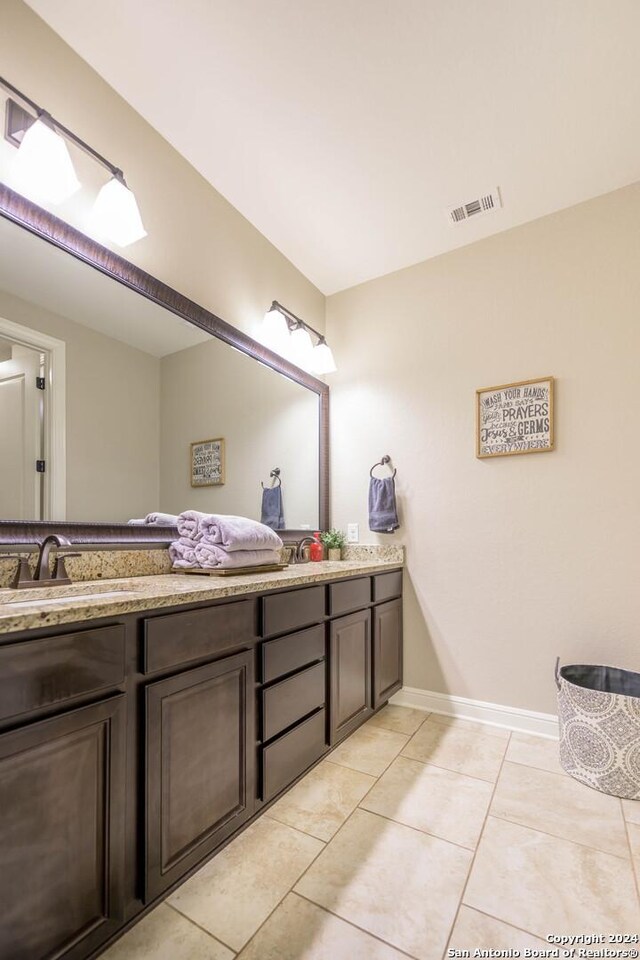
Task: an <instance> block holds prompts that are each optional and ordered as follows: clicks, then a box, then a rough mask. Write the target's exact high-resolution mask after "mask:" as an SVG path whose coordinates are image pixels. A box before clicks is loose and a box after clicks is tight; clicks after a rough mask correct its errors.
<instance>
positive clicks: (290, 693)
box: [262, 661, 326, 740]
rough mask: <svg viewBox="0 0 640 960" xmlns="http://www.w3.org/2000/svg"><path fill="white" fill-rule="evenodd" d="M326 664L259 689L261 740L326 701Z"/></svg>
mask: <svg viewBox="0 0 640 960" xmlns="http://www.w3.org/2000/svg"><path fill="white" fill-rule="evenodd" d="M325 690H326V679H325V663H324V661H322V663H316V664H315V666H313V667H307V669H306V670H303V671H302V673H297V674H296V675H295V676H294V677H289V678H288V680H281V681H280V683H276V684H274V686H273V687H268V688H267V689H266V690H263V691H262V739H263V740H270V739H271V738H272V737H275V736H277V734H279V733H281V732H282V730H286V728H287V727H290V726H291V724H292V723H295V722H296V720H300V719H301V718H302V717H306V715H307V714H308V713H311V711H312V710H315V709H316V708H317V707H322V706H324V702H325Z"/></svg>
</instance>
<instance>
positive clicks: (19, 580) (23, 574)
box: [0, 553, 33, 590]
mask: <svg viewBox="0 0 640 960" xmlns="http://www.w3.org/2000/svg"><path fill="white" fill-rule="evenodd" d="M0 560H18V566H17V567H16V572H15V576H14V578H13V581H12V583H11V586H12V588H13V589H14V590H16V589H17V588H18V587H19V586H21V585H22V584H23V583H27V582H29V581H30V580H32V579H33V574H32V573H31V567H30V565H29V560H28V557H25V556H24V555H23V554H21V553H4V554H0Z"/></svg>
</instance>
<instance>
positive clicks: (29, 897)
mask: <svg viewBox="0 0 640 960" xmlns="http://www.w3.org/2000/svg"><path fill="white" fill-rule="evenodd" d="M124 730H125V712H124V697H122V696H117V697H112V698H110V699H109V700H104V701H102V702H101V703H98V704H96V705H94V706H91V707H83V708H82V709H80V710H73V711H70V712H69V713H65V714H63V715H62V716H59V717H55V718H54V719H52V720H43V721H40V722H38V723H33V724H31V725H29V726H26V727H22V728H21V729H19V730H14V731H12V732H9V733H5V734H3V735H2V736H0V810H1V811H2V815H1V816H0V903H1V904H2V909H1V910H0V958H2V960H44V958H46V960H57V958H59V957H64V958H65V960H76V958H80V957H86V956H88V954H90V953H91V952H92V951H93V950H94V949H96V948H97V947H98V946H99V945H100V943H102V942H103V941H104V940H106V938H107V937H108V936H110V935H111V933H113V932H114V931H115V929H116V928H117V926H118V921H119V920H120V919H121V916H122V910H123V902H122V901H123V870H124V848H123V843H124V840H123V823H124V759H125V742H124Z"/></svg>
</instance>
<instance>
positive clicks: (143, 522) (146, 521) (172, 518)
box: [127, 511, 178, 527]
mask: <svg viewBox="0 0 640 960" xmlns="http://www.w3.org/2000/svg"><path fill="white" fill-rule="evenodd" d="M177 522H178V518H177V516H176V515H175V513H158V512H157V511H156V512H155V513H148V514H147V515H146V517H142V518H141V519H140V520H127V523H128V524H129V526H134V527H175V526H176V524H177Z"/></svg>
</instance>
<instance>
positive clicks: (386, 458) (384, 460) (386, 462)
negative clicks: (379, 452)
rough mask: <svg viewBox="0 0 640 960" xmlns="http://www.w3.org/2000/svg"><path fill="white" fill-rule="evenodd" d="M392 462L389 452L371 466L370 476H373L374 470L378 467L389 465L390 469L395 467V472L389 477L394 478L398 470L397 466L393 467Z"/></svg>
mask: <svg viewBox="0 0 640 960" xmlns="http://www.w3.org/2000/svg"><path fill="white" fill-rule="evenodd" d="M390 464H391V457H390V456H389V455H388V454H385V455H384V457H382V459H381V460H378V462H377V463H374V465H373V466H372V467H371V470H369V476H370V477H373V471H374V470H375V468H376V467H389V470H391V469H393V473H392V474H391V477H390V478H389V479H391V480H393V479H394V477H395V475H396V473H397V472H398V470H397V468H392V467H391V466H390ZM374 479H375V478H374ZM381 479H382V478H381Z"/></svg>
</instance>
